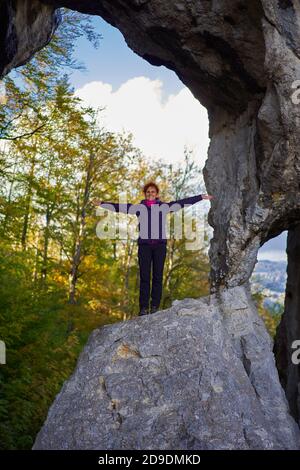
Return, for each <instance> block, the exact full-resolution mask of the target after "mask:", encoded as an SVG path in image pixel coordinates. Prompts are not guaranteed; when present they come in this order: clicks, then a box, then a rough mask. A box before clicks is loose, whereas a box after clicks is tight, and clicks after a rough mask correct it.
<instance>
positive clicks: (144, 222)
mask: <svg viewBox="0 0 300 470" xmlns="http://www.w3.org/2000/svg"><path fill="white" fill-rule="evenodd" d="M201 200H202V196H201V194H199V195H198V196H191V197H186V198H184V199H178V200H177V201H171V202H163V201H161V200H160V199H159V198H158V197H157V198H156V199H155V201H154V202H153V203H150V204H149V201H148V200H147V199H142V200H141V202H140V203H139V204H130V203H127V204H118V203H114V202H102V203H101V204H100V207H102V208H103V209H109V210H111V211H114V212H122V213H124V214H135V215H136V216H137V217H138V218H139V225H138V230H139V237H138V239H137V242H138V245H144V244H156V243H165V244H166V243H167V238H166V233H165V222H166V215H167V214H168V213H169V212H176V211H178V210H180V209H183V208H184V207H185V206H190V205H192V204H195V203H196V202H198V201H201ZM152 206H153V207H152ZM151 211H153V212H152V218H153V220H151ZM151 222H154V223H152V226H151ZM147 228H148V230H147ZM151 230H152V231H153V232H152V231H151ZM141 235H142V236H141Z"/></svg>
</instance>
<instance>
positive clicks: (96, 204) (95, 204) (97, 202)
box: [91, 198, 102, 206]
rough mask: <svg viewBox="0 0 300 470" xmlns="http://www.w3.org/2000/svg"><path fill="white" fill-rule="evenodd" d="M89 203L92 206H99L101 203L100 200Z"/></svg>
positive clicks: (95, 199)
mask: <svg viewBox="0 0 300 470" xmlns="http://www.w3.org/2000/svg"><path fill="white" fill-rule="evenodd" d="M91 202H92V204H93V205H94V206H100V204H101V202H102V201H100V199H97V198H94V199H93V200H92V201H91Z"/></svg>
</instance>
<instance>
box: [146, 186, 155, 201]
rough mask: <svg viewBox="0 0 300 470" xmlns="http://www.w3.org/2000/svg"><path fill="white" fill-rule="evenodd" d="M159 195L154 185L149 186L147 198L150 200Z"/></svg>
mask: <svg viewBox="0 0 300 470" xmlns="http://www.w3.org/2000/svg"><path fill="white" fill-rule="evenodd" d="M156 197H157V191H156V189H155V187H154V186H149V188H148V189H147V191H146V199H149V200H150V201H153V199H155V198H156Z"/></svg>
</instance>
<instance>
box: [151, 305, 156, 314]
mask: <svg viewBox="0 0 300 470" xmlns="http://www.w3.org/2000/svg"><path fill="white" fill-rule="evenodd" d="M157 311H158V307H155V305H153V306H152V305H151V309H150V313H155V312H157Z"/></svg>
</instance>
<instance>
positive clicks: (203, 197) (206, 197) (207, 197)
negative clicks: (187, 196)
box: [201, 194, 214, 200]
mask: <svg viewBox="0 0 300 470" xmlns="http://www.w3.org/2000/svg"><path fill="white" fill-rule="evenodd" d="M201 196H202V199H209V200H210V199H213V198H214V196H211V195H210V194H201Z"/></svg>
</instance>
